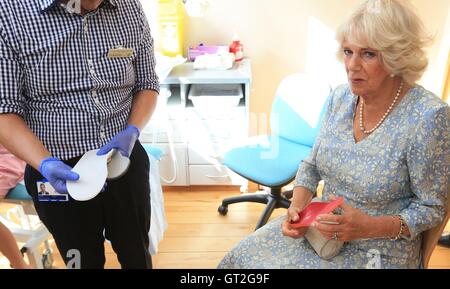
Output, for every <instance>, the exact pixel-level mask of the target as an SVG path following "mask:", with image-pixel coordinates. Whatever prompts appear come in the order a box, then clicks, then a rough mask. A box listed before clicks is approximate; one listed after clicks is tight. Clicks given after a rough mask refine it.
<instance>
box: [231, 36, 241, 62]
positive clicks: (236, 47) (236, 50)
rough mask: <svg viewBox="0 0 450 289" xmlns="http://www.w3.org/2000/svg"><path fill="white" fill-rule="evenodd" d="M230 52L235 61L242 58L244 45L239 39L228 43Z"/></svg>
mask: <svg viewBox="0 0 450 289" xmlns="http://www.w3.org/2000/svg"><path fill="white" fill-rule="evenodd" d="M230 52H231V53H233V54H234V56H235V59H234V60H235V61H241V60H242V59H244V46H243V45H242V44H241V42H240V41H239V40H234V41H233V43H232V44H231V45H230Z"/></svg>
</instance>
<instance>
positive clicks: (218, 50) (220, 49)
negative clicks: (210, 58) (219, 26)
mask: <svg viewBox="0 0 450 289" xmlns="http://www.w3.org/2000/svg"><path fill="white" fill-rule="evenodd" d="M228 50H229V48H228V46H225V45H204V44H203V43H201V44H199V45H198V46H191V47H189V49H188V59H189V61H195V59H196V58H197V57H198V56H201V55H206V54H224V53H227V52H229V51H228Z"/></svg>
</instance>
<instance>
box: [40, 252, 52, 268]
mask: <svg viewBox="0 0 450 289" xmlns="http://www.w3.org/2000/svg"><path fill="white" fill-rule="evenodd" d="M42 266H43V267H44V269H51V268H52V266H53V255H52V251H51V250H45V251H44V253H43V255H42Z"/></svg>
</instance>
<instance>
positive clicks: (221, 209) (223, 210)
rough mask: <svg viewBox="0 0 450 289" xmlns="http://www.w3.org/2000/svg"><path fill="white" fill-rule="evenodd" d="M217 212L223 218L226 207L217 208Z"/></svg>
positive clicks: (226, 210)
mask: <svg viewBox="0 0 450 289" xmlns="http://www.w3.org/2000/svg"><path fill="white" fill-rule="evenodd" d="M217 211H218V212H219V214H221V215H222V216H225V215H226V214H227V213H228V207H225V206H224V205H222V206H220V207H219V209H218V210H217Z"/></svg>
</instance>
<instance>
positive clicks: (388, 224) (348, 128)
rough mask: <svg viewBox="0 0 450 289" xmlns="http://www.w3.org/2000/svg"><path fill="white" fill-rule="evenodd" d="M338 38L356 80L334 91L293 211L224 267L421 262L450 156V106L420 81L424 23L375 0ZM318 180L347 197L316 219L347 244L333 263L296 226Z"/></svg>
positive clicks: (402, 8) (243, 245)
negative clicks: (333, 211) (424, 239)
mask: <svg viewBox="0 0 450 289" xmlns="http://www.w3.org/2000/svg"><path fill="white" fill-rule="evenodd" d="M337 39H338V41H339V43H340V44H341V48H340V51H339V56H340V58H341V59H342V60H343V62H344V64H345V69H346V72H347V75H348V84H346V85H342V86H340V87H338V88H337V89H336V90H335V91H334V92H333V93H332V95H331V101H330V104H329V106H328V109H327V114H326V116H325V118H324V122H323V124H322V128H321V131H320V133H319V135H318V137H317V140H316V143H315V145H314V147H313V150H312V153H311V155H310V156H309V157H308V158H307V159H306V160H305V161H304V162H303V163H302V164H301V165H300V168H299V170H298V173H297V177H296V187H295V190H294V195H293V199H292V204H291V207H290V208H289V209H288V212H287V217H281V218H278V219H276V220H274V221H273V222H271V223H269V224H267V225H266V226H265V227H263V228H261V229H259V230H258V231H256V232H255V233H254V234H252V235H250V236H249V237H247V238H246V239H244V240H243V241H241V242H240V243H239V244H238V245H237V246H236V247H235V248H234V249H233V250H232V251H231V252H230V253H229V254H228V255H227V256H225V258H224V259H223V260H222V262H221V263H220V265H219V267H220V268H373V267H374V265H375V266H376V267H379V268H419V267H420V264H421V251H420V248H421V242H422V239H421V233H422V232H423V231H425V230H428V229H430V228H432V227H434V226H436V225H437V224H438V223H439V222H440V221H441V220H442V219H443V216H444V214H445V204H446V195H447V191H448V185H449V161H450V155H449V154H450V108H449V107H448V105H447V104H445V103H444V102H442V101H441V100H440V99H439V98H438V97H436V96H435V95H433V94H432V93H431V92H429V91H427V90H426V89H425V88H423V87H421V86H420V85H417V84H416V82H417V81H418V80H419V79H420V77H421V76H422V74H423V72H424V71H425V69H426V67H427V58H426V56H425V52H424V50H423V48H424V46H425V44H426V43H427V42H428V39H427V37H426V36H425V33H424V28H423V24H422V22H421V21H420V19H419V18H418V17H417V15H416V13H415V12H414V9H413V8H412V7H410V6H409V4H408V3H407V2H406V1H400V0H377V1H375V0H369V1H365V2H364V3H362V4H361V5H360V6H359V7H358V8H357V9H356V11H354V13H353V14H352V15H351V16H350V18H349V19H348V20H347V21H346V22H344V23H343V24H342V25H341V27H340V28H339V29H338V32H337ZM320 180H324V181H325V186H324V190H323V198H324V199H325V200H329V199H333V198H334V197H340V196H342V197H344V199H345V203H344V204H343V205H342V206H341V212H342V214H340V215H321V216H319V218H317V219H316V220H315V222H313V224H312V226H314V227H315V228H316V229H317V230H319V231H320V233H321V234H322V235H323V236H324V237H325V238H327V239H335V240H340V241H344V242H345V244H344V246H343V247H342V249H341V251H340V253H339V254H338V255H337V256H336V257H334V258H332V259H331V260H323V259H321V258H320V257H319V256H318V255H317V254H316V253H315V251H314V250H313V248H312V247H311V246H310V244H309V243H308V241H307V240H306V239H305V238H303V236H304V234H305V230H298V229H292V228H291V227H290V226H289V222H290V221H296V220H297V219H298V215H297V214H298V212H299V211H301V210H302V209H303V208H304V207H305V206H306V205H307V204H308V203H309V202H310V201H311V199H312V197H313V192H315V191H316V188H317V184H318V182H319V181H320ZM325 222H328V224H326V223H325ZM329 222H335V223H337V224H330V223H329ZM374 259H376V262H373V261H374Z"/></svg>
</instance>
